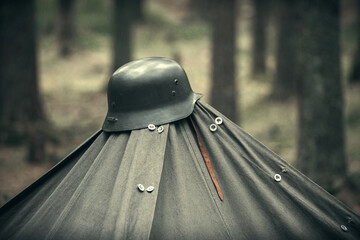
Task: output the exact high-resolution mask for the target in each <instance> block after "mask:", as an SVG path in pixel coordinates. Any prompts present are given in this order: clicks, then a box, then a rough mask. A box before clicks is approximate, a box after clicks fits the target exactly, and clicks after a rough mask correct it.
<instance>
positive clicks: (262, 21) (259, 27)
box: [252, 0, 270, 75]
mask: <svg viewBox="0 0 360 240" xmlns="http://www.w3.org/2000/svg"><path fill="white" fill-rule="evenodd" d="M269 6H270V4H269V1H268V0H254V8H255V18H254V23H253V47H252V48H253V58H252V74H253V75H256V74H265V73H266V45H267V42H266V27H267V21H268V12H269Z"/></svg>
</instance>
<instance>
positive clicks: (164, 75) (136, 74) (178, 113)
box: [102, 57, 202, 132]
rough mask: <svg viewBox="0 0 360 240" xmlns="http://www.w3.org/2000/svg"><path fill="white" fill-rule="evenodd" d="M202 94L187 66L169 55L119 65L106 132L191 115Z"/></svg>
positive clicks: (110, 95)
mask: <svg viewBox="0 0 360 240" xmlns="http://www.w3.org/2000/svg"><path fill="white" fill-rule="evenodd" d="M201 96H202V95H201V94H197V93H194V92H193V91H192V89H191V86H190V83H189V80H188V78H187V76H186V73H185V71H184V69H183V68H182V67H181V66H180V65H179V64H178V63H177V62H175V61H174V60H171V59H167V58H158V57H156V58H143V59H139V60H135V61H132V62H129V63H127V64H125V65H123V66H121V67H120V68H119V69H117V70H116V71H115V72H114V74H113V75H112V76H111V78H110V80H109V84H108V90H107V97H108V113H107V115H106V118H105V121H104V124H103V127H102V129H103V130H104V131H105V132H117V131H127V130H134V129H140V128H145V127H147V126H148V125H149V124H154V125H161V124H165V123H169V122H173V121H177V120H179V119H182V118H186V117H188V116H189V115H190V114H191V113H192V111H193V109H194V104H195V102H196V101H197V100H198V99H199V98H200V97H201Z"/></svg>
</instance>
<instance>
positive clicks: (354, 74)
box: [349, 0, 360, 83]
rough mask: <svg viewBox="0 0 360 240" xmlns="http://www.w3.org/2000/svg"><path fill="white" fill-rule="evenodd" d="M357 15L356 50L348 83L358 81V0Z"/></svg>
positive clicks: (359, 28)
mask: <svg viewBox="0 0 360 240" xmlns="http://www.w3.org/2000/svg"><path fill="white" fill-rule="evenodd" d="M356 3H357V16H356V28H357V36H356V50H355V55H354V59H353V62H352V66H351V70H350V71H351V72H350V77H349V82H350V83H355V82H360V0H357V2H356Z"/></svg>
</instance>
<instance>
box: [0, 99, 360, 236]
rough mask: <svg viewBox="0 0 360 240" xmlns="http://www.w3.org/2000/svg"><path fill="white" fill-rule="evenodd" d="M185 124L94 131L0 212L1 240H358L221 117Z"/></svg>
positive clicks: (337, 209) (317, 190)
mask: <svg viewBox="0 0 360 240" xmlns="http://www.w3.org/2000/svg"><path fill="white" fill-rule="evenodd" d="M216 117H221V118H222V119H223V123H222V124H220V125H218V128H217V130H216V131H214V132H213V131H210V129H209V126H210V125H211V124H213V123H214V119H215V118H216ZM190 118H191V120H192V121H193V123H194V126H195V128H196V129H197V132H198V134H199V137H200V138H201V141H202V143H203V144H204V147H205V149H206V152H207V154H208V155H209V158H210V161H211V165H212V168H213V171H214V175H215V176H216V179H217V181H218V184H219V187H220V189H221V191H222V193H223V197H224V199H223V200H221V199H220V198H219V196H218V193H217V190H216V188H215V186H214V183H213V182H212V179H211V177H210V174H209V171H208V168H207V167H206V164H205V162H204V158H203V156H202V154H201V151H200V149H199V146H198V141H197V136H196V133H195V130H194V126H193V125H192V123H191V120H190ZM190 118H189V117H188V118H185V119H182V120H179V121H176V122H172V123H169V124H166V125H163V127H164V131H162V132H161V131H157V130H154V131H150V130H149V129H140V130H133V131H125V132H118V133H105V132H103V131H101V130H100V131H98V132H97V133H95V134H94V135H93V136H92V137H90V138H89V139H88V140H87V141H86V142H85V143H84V144H83V145H81V146H80V147H79V148H78V149H77V150H75V151H74V152H73V153H71V154H70V155H69V156H68V157H66V158H65V159H64V160H63V161H61V162H60V163H59V164H58V165H57V166H55V167H54V168H53V169H52V170H50V171H49V172H48V173H47V174H45V175H44V176H43V177H42V178H40V179H39V180H38V181H36V182H35V183H33V184H32V185H30V186H29V187H28V188H26V189H25V190H24V191H23V192H22V193H20V194H19V195H18V196H16V197H15V198H14V199H12V200H11V201H9V202H8V203H7V204H6V205H4V206H3V207H2V208H1V209H0V239H360V227H359V224H360V217H359V216H358V215H356V214H355V213H354V212H352V211H351V210H350V209H349V208H348V207H347V206H345V205H344V204H343V203H341V202H340V201H338V200H337V199H335V198H334V197H333V196H332V195H330V194H329V193H327V192H326V191H325V190H323V189H322V188H321V187H319V186H318V185H316V184H315V183H314V182H312V181H311V180H310V179H308V178H307V177H305V176H304V175H303V174H301V173H300V172H299V171H297V170H296V169H295V168H293V167H292V166H290V165H289V164H287V163H286V162H285V161H283V160H282V159H280V157H278V156H277V155H276V154H274V153H273V152H271V151H270V150H269V149H267V148H266V147H265V146H263V145H262V144H261V143H259V142H258V141H257V140H255V139H254V138H253V137H251V136H250V135H248V134H247V133H246V132H245V131H244V130H242V129H241V128H240V127H238V126H237V125H236V124H234V123H232V122H231V121H230V120H229V119H227V118H226V117H225V116H223V115H222V114H221V113H219V112H218V111H216V110H215V109H213V108H212V107H211V106H209V105H207V104H205V103H202V102H200V101H198V102H197V103H196V105H195V108H194V112H193V113H192V115H191V116H190ZM276 174H279V175H276ZM275 175H276V176H277V177H279V176H280V177H281V179H279V178H277V180H275V179H274V176H275ZM138 184H142V185H143V186H144V187H145V188H148V187H150V186H154V190H153V191H149V192H148V191H146V190H144V191H140V190H139V188H138Z"/></svg>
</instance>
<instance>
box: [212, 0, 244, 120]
mask: <svg viewBox="0 0 360 240" xmlns="http://www.w3.org/2000/svg"><path fill="white" fill-rule="evenodd" d="M210 8H211V26H212V88H211V94H210V97H211V103H212V105H213V106H214V107H215V108H217V109H219V110H220V111H222V112H223V113H224V114H225V115H226V116H227V117H229V118H230V119H232V120H233V121H235V122H236V121H237V120H238V108H237V95H238V94H237V87H236V83H235V53H236V47H235V36H236V19H235V11H236V0H227V1H221V0H211V3H210Z"/></svg>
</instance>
